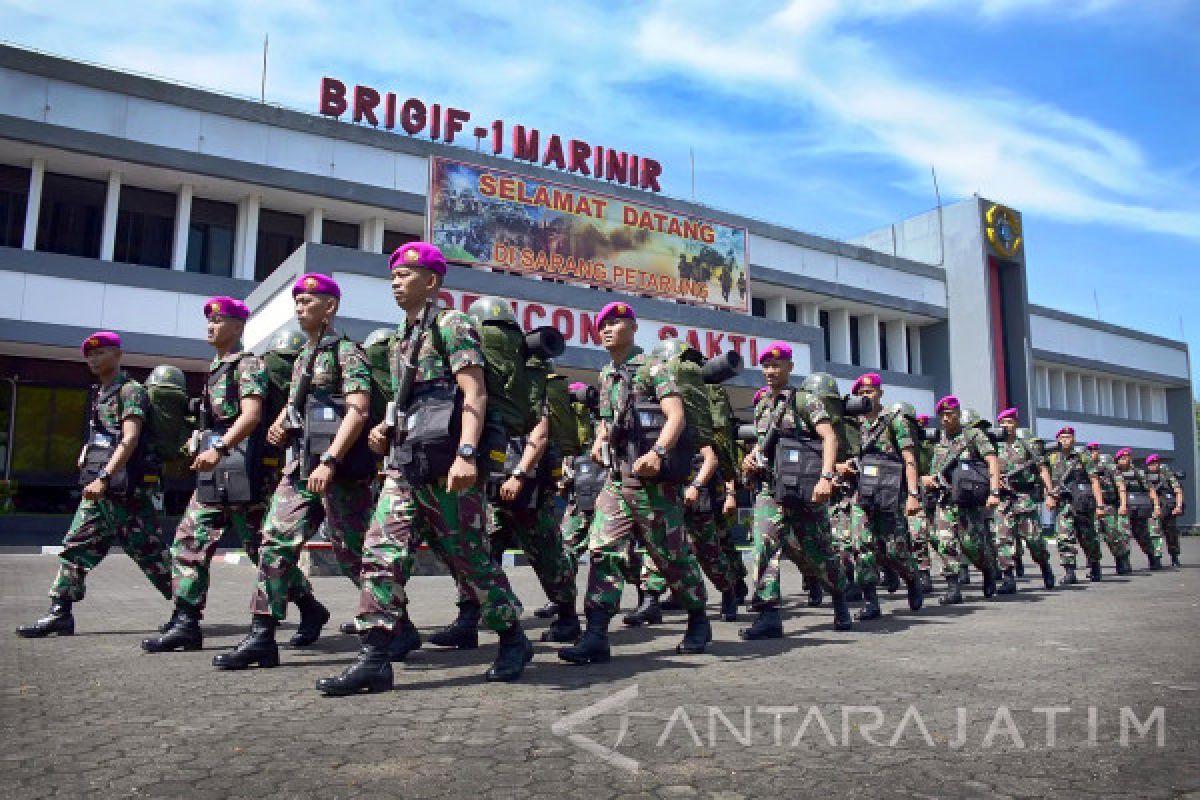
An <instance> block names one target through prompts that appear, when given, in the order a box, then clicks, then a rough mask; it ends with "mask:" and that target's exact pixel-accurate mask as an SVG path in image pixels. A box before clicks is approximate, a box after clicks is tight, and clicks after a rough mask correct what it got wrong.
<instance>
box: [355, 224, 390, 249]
mask: <svg viewBox="0 0 1200 800" xmlns="http://www.w3.org/2000/svg"><path fill="white" fill-rule="evenodd" d="M385 225H386V222H385V221H384V219H383V217H370V218H369V219H365V220H363V222H362V225H360V226H359V227H358V249H359V250H362V251H364V252H367V253H382V252H383V229H384V226H385Z"/></svg>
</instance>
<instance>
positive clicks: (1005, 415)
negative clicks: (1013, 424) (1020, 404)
mask: <svg viewBox="0 0 1200 800" xmlns="http://www.w3.org/2000/svg"><path fill="white" fill-rule="evenodd" d="M1020 413H1021V412H1019V411H1017V409H1015V408H1006V409H1004V410H1003V411H1001V412H1000V413H999V414H997V415H996V422H999V421H1000V420H1002V419H1016V418H1017V417H1018V416H1019V415H1020Z"/></svg>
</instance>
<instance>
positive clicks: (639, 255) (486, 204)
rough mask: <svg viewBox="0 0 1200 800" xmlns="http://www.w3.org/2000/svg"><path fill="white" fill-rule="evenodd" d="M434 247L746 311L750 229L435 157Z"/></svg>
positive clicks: (465, 257) (456, 257) (486, 261)
mask: <svg viewBox="0 0 1200 800" xmlns="http://www.w3.org/2000/svg"><path fill="white" fill-rule="evenodd" d="M427 219H428V225H429V235H430V241H432V242H433V243H434V244H436V245H437V246H438V247H440V248H441V250H442V252H443V253H445V255H446V258H447V259H448V260H450V261H453V262H457V263H460V264H468V265H470V264H479V265H483V266H488V267H492V268H494V269H500V270H504V271H507V272H515V273H522V274H531V275H542V276H545V277H548V278H554V279H557V280H563V281H569V282H571V283H580V284H584V285H587V286H597V287H603V288H608V289H615V290H617V291H621V292H628V293H630V294H637V295H643V296H646V297H655V298H660V299H667V300H683V301H685V302H689V303H696V304H699V305H707V306H713V307H716V308H724V309H730V310H735V311H743V312H744V311H746V310H748V307H749V304H750V297H749V290H748V286H749V276H748V274H747V271H746V265H747V261H746V229H745V228H738V227H734V226H730V225H724V224H722V223H719V222H714V221H712V220H707V219H703V218H700V217H694V216H689V215H683V214H675V213H672V212H670V211H667V210H665V209H661V208H656V207H654V206H650V205H644V204H642V203H635V202H632V201H629V200H624V199H622V198H619V197H613V196H611V195H605V194H600V193H598V192H592V191H589V190H586V189H580V188H578V187H575V186H566V185H563V184H557V183H553V182H551V181H542V180H536V179H533V178H530V177H527V176H523V175H517V174H514V173H510V172H504V171H502V170H497V169H491V168H488V167H481V166H478V165H476V164H464V163H461V162H458V161H450V160H448V159H443V158H436V157H435V158H430V181H429V214H428V218H427Z"/></svg>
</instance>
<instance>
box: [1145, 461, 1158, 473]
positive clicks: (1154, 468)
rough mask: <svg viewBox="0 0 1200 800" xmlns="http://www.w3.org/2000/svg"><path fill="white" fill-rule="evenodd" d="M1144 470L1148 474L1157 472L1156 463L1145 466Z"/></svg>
mask: <svg viewBox="0 0 1200 800" xmlns="http://www.w3.org/2000/svg"><path fill="white" fill-rule="evenodd" d="M1146 469H1147V470H1148V471H1150V472H1158V462H1157V461H1155V462H1154V463H1153V464H1147V465H1146Z"/></svg>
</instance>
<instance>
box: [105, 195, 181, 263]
mask: <svg viewBox="0 0 1200 800" xmlns="http://www.w3.org/2000/svg"><path fill="white" fill-rule="evenodd" d="M176 202H177V200H176V197H175V195H173V194H171V193H170V192H153V191H150V190H149V189H138V188H137V187H134V186H122V187H121V201H120V203H119V205H118V207H117V209H118V210H117V241H116V246H115V247H114V248H113V261H121V262H123V263H126V264H145V265H147V266H151V267H169V266H171V243H172V241H173V240H174V238H175V205H176Z"/></svg>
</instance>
